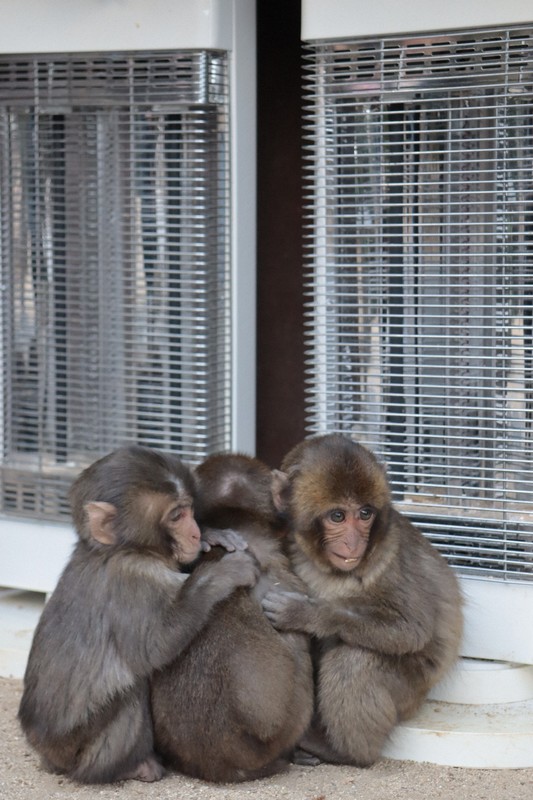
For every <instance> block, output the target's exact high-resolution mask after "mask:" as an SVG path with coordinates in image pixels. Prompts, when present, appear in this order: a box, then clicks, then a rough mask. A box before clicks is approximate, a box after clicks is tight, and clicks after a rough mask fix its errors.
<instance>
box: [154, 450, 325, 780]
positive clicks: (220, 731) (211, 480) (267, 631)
mask: <svg viewBox="0 0 533 800" xmlns="http://www.w3.org/2000/svg"><path fill="white" fill-rule="evenodd" d="M196 478H197V481H198V488H199V491H198V499H197V506H196V513H197V517H198V519H199V520H200V522H201V523H202V524H205V525H210V526H215V527H217V528H219V527H220V528H222V527H231V528H233V529H234V530H236V531H237V532H239V533H240V534H241V536H242V537H243V538H244V539H245V540H246V542H247V543H248V549H249V552H251V553H252V554H253V556H255V558H256V559H257V562H258V564H259V568H260V577H259V580H258V583H257V584H256V586H255V587H254V588H253V589H252V590H240V589H239V590H237V591H236V592H234V594H233V595H232V596H231V597H229V598H228V599H227V600H226V601H224V602H223V603H221V604H219V605H218V606H217V608H216V609H215V611H214V613H213V615H212V617H211V620H210V622H209V623H208V625H207V626H206V627H205V628H204V629H203V631H202V632H201V633H200V634H199V635H198V636H197V637H196V639H195V640H194V641H193V642H192V643H191V645H190V647H189V648H188V650H187V651H186V652H185V653H184V654H183V655H181V656H180V657H179V658H178V659H177V660H176V661H175V663H174V664H173V665H171V666H170V667H167V668H166V669H165V670H163V671H162V672H161V673H159V674H158V675H156V676H155V677H154V680H153V689H152V708H153V715H154V730H155V740H156V748H157V750H158V751H159V752H160V753H161V754H162V755H163V756H164V758H165V759H166V760H167V761H168V762H169V763H170V764H171V765H173V766H174V767H175V768H177V769H178V770H180V771H181V772H185V773H187V774H189V775H193V776H196V777H199V778H203V779H204V780H209V781H215V782H235V781H243V780H252V779H254V778H259V777H263V776H266V775H269V774H272V773H273V772H276V771H278V770H280V769H282V768H283V767H284V766H286V765H287V763H288V759H289V756H290V754H291V751H292V749H293V747H294V745H295V744H296V743H297V742H298V740H299V738H300V737H301V735H302V734H303V732H304V731H305V730H306V728H307V726H308V724H309V721H310V719H311V714H312V708H313V680H312V667H311V659H310V655H309V645H308V640H307V637H306V636H305V635H303V634H299V633H284V634H280V633H278V632H277V631H275V630H274V628H273V627H272V626H271V624H270V623H269V622H268V620H267V619H266V617H265V616H264V615H263V612H262V610H261V605H260V600H261V597H262V596H263V595H264V594H265V593H266V592H267V591H268V590H269V589H270V588H272V587H273V586H278V587H280V588H283V589H287V590H291V591H298V590H301V589H302V585H301V584H300V581H299V580H298V579H297V578H296V577H295V576H294V575H292V574H291V573H290V571H289V569H288V562H287V559H286V557H285V556H284V555H282V553H281V549H280V530H279V517H278V514H277V512H276V509H275V508H274V505H273V502H272V491H271V484H272V475H271V472H270V470H269V469H268V467H266V466H265V465H264V464H262V463H261V462H260V461H258V460H256V459H252V458H250V457H248V456H243V455H230V454H227V455H218V456H212V457H211V458H208V459H207V460H206V461H205V462H204V463H203V464H202V465H200V467H199V468H198V469H197V472H196ZM213 556H214V553H209V554H207V556H204V558H207V559H209V558H212V557H213Z"/></svg>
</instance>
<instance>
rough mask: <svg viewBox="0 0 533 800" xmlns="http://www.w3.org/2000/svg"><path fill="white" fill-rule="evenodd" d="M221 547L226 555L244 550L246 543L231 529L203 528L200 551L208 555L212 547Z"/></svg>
mask: <svg viewBox="0 0 533 800" xmlns="http://www.w3.org/2000/svg"><path fill="white" fill-rule="evenodd" d="M217 546H219V547H223V548H224V550H227V551H228V553H234V552H235V551H236V550H246V548H247V547H248V544H247V542H246V541H245V540H244V539H243V537H242V536H241V535H240V533H237V531H234V530H233V529H232V528H205V530H204V531H203V533H202V551H203V552H204V553H208V552H209V551H210V550H211V548H212V547H217Z"/></svg>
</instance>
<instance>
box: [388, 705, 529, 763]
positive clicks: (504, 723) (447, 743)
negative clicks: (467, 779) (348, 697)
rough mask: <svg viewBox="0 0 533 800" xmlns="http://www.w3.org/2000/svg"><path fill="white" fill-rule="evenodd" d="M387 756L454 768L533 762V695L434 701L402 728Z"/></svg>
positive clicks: (399, 727)
mask: <svg viewBox="0 0 533 800" xmlns="http://www.w3.org/2000/svg"><path fill="white" fill-rule="evenodd" d="M383 755H384V756H386V757H387V758H393V759H401V760H407V761H427V762H429V763H431V764H441V765H446V766H450V767H473V768H477V769H518V768H522V767H533V700H530V701H529V702H524V703H507V704H503V705H486V706H480V705H476V706H463V705H454V704H451V703H441V702H436V701H428V702H427V703H426V704H425V705H424V707H423V708H422V709H421V710H420V712H419V713H418V714H417V716H416V717H415V718H414V719H412V720H409V721H408V722H405V723H402V725H399V726H398V728H396V730H395V731H394V732H393V734H392V736H391V738H390V741H389V743H388V744H387V746H386V748H385V750H384V752H383Z"/></svg>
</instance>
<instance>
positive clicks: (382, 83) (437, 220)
mask: <svg viewBox="0 0 533 800" xmlns="http://www.w3.org/2000/svg"><path fill="white" fill-rule="evenodd" d="M302 5H303V39H304V40H305V42H306V47H305V55H304V58H305V62H304V63H305V76H306V150H307V159H308V160H307V164H308V179H309V180H308V187H309V192H308V208H309V214H310V225H309V228H308V246H309V269H308V293H309V306H308V323H309V324H308V335H307V346H308V356H307V358H308V361H307V364H308V367H307V378H308V386H309V390H308V394H307V426H308V432H309V433H319V432H320V433H323V432H328V431H333V430H336V431H342V432H344V433H346V434H348V435H350V436H353V437H355V438H356V439H358V440H359V441H361V442H363V443H365V444H367V445H368V446H370V447H371V448H372V449H373V450H374V451H375V452H377V453H378V454H379V455H380V456H381V457H382V458H383V459H384V461H385V462H386V463H387V465H388V472H389V478H390V482H391V486H392V489H393V492H394V500H395V503H396V505H397V507H398V508H399V509H400V510H401V511H402V512H403V513H405V514H406V515H407V516H408V517H410V518H411V519H412V520H413V522H415V524H416V525H417V526H418V527H419V528H420V529H421V530H422V531H423V532H424V533H425V534H426V535H427V536H428V538H429V539H430V540H431V541H432V542H433V543H434V545H435V546H436V547H437V548H438V549H439V550H440V551H441V552H442V554H443V555H444V556H445V557H446V558H447V560H448V561H449V563H450V564H451V565H452V566H453V567H454V568H455V569H456V570H457V571H458V573H459V575H460V576H461V581H462V585H463V589H464V593H465V598H466V632H465V639H464V643H463V655H464V656H466V657H468V658H469V659H475V661H472V660H469V661H465V662H463V664H462V667H461V670H459V672H460V674H459V675H458V676H457V678H456V685H455V689H452V688H450V689H449V692H448V694H447V693H446V691H443V690H439V691H440V693H438V697H439V699H441V700H442V699H444V700H446V699H447V700H450V699H456V700H457V699H458V696H459V695H460V698H461V699H460V703H466V704H473V703H477V702H479V703H480V707H484V706H483V704H484V703H486V702H487V700H489V701H490V702H491V703H492V704H494V703H498V702H499V701H501V703H502V704H504V705H505V709H501V713H502V719H503V716H505V715H507V722H508V723H509V720H512V721H511V722H510V723H509V724H508V729H507V728H505V725H503V723H502V725H503V727H502V728H501V729H497V726H494V725H493V730H494V734H495V738H494V741H495V742H496V743H502V742H503V747H501V748H500V747H499V746H498V744H496V745H495V748H494V750H493V749H492V748H491V747H489V748H488V749H487V748H486V747H485V745H480V744H479V742H480V741H481V739H479V738H477V734H479V736H481V732H482V731H483V729H484V728H486V727H487V720H488V719H489V718H490V715H488V712H487V714H484V712H483V711H481V710H480V708H478V709H477V720H476V719H473V718H472V719H468V720H467V721H466V722H465V719H464V713H465V712H464V709H463V710H462V711H461V710H459V711H458V709H457V707H455V708H454V711H453V713H454V714H456V717H455V718H454V719H453V720H452V721H451V722H450V724H449V727H448V729H447V731H448V733H450V735H449V736H446V732H445V733H444V735H443V738H442V739H441V740H440V741H441V744H440V745H439V744H438V741H439V740H438V738H437V737H435V736H434V733H435V730H434V724H433V723H434V721H435V719H437V717H436V716H433V718H432V719H431V714H432V713H433V712H435V709H434V708H430V710H429V711H428V710H427V709H426V712H425V713H426V715H425V716H423V717H421V718H420V719H419V720H418V722H416V723H414V724H413V726H412V727H410V728H409V727H407V728H405V729H404V730H403V732H402V731H401V730H400V732H399V736H398V738H397V739H396V741H395V742H393V744H392V745H391V749H390V751H389V754H392V755H399V756H400V757H408V758H409V757H421V758H424V759H425V760H430V761H431V760H441V759H442V761H443V763H452V764H458V765H461V764H466V765H469V766H531V765H532V764H533V761H532V753H533V747H532V744H533V726H531V724H529V725H527V724H522V723H523V721H524V720H527V719H529V720H530V719H531V710H532V707H533V700H532V698H533V669H532V667H531V666H530V665H531V664H533V637H531V635H530V627H531V625H530V621H531V619H532V617H533V469H532V466H533V445H532V441H533V427H532V424H533V423H532V420H533V393H532V392H533V384H532V378H533V182H532V175H533V113H532V112H533V13H532V11H531V7H530V6H529V4H527V3H523V2H510V3H508V4H507V5H505V6H502V5H501V4H497V3H492V2H488V3H487V2H477V0H476V1H474V2H470V3H466V4H465V3H458V2H450V3H447V4H445V5H443V6H438V5H435V4H431V3H427V2H426V3H422V2H417V1H416V0H412V1H411V2H404V3H397V2H393V1H392V0H389V1H387V0H385V1H384V2H381V3H379V4H375V5H374V6H373V7H368V5H366V4H363V3H362V2H348V0H346V1H344V0H338V2H336V1H334V2H328V3H326V2H319V1H318V0H304V2H303V4H302ZM483 682H488V686H489V688H488V689H487V691H486V692H485V693H483V692H481V685H482V684H483ZM458 684H460V688H459V689H458ZM504 684H505V688H504ZM512 687H514V688H512ZM478 690H479V691H480V692H481V694H483V697H482V699H480V700H479V701H478V699H476V698H478V697H481V694H478ZM457 692H458V694H457ZM452 695H453V697H452ZM509 700H512V701H513V708H512V709H511V710H509V707H508V706H507V701H509ZM524 704H525V705H524ZM459 705H460V704H459ZM440 710H441V709H440V708H439V709H437V711H438V712H440ZM492 711H493V713H494V714H496V716H498V714H497V712H496V711H494V708H493V707H492ZM463 712H464V713H463ZM449 713H450V714H452V711H451V710H449ZM461 714H463V716H462V717H461V719H459V717H458V716H457V715H461ZM498 718H499V717H498ZM417 726H418V727H417ZM437 730H438V726H437ZM424 731H426V732H427V733H428V736H426V737H425V740H424V737H423V736H422V735H421V734H422V732H424ZM440 732H441V733H442V731H440ZM451 732H453V733H457V734H458V733H459V732H461V734H463V738H462V744H461V745H459V744H458V741H459V738H458V737H456V740H455V742H452V743H451V744H449V740H450V739H453V737H452V736H451ZM465 734H466V735H467V737H468V736H471V738H472V742H473V744H472V748H470V750H469V749H468V748H466V749H465V743H466V744H469V742H470V740H469V739H468V738H465V736H464V735H465ZM431 735H433V738H432V742H433V743H434V744H435V743H437V744H435V747H432V745H427V741H428V740H431ZM402 736H403V739H402ZM497 736H499V737H500V738H499V739H498V738H497ZM409 737H411V738H409ZM444 740H446V743H445V744H444V745H443V744H442V741H444ZM406 743H407V744H406ZM484 748H485V749H484ZM461 751H462V752H461ZM504 752H505V755H504V754H503V753H504Z"/></svg>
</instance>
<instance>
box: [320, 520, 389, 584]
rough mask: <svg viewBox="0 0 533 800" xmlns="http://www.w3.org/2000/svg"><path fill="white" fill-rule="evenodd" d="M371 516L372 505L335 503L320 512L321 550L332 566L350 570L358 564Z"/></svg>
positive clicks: (366, 539)
mask: <svg viewBox="0 0 533 800" xmlns="http://www.w3.org/2000/svg"><path fill="white" fill-rule="evenodd" d="M375 517H376V510H375V509H374V508H372V506H344V505H343V506H336V507H335V508H332V509H330V510H329V511H328V512H327V513H326V514H325V515H324V517H323V523H322V524H323V529H324V541H325V546H324V552H325V555H326V558H327V559H328V561H329V563H330V564H331V566H332V567H335V569H338V570H341V571H342V572H350V571H351V570H352V569H355V567H357V566H358V564H360V562H361V559H362V558H363V556H364V554H365V551H366V548H367V545H368V539H369V536H370V529H371V528H372V523H373V522H374V519H375Z"/></svg>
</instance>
